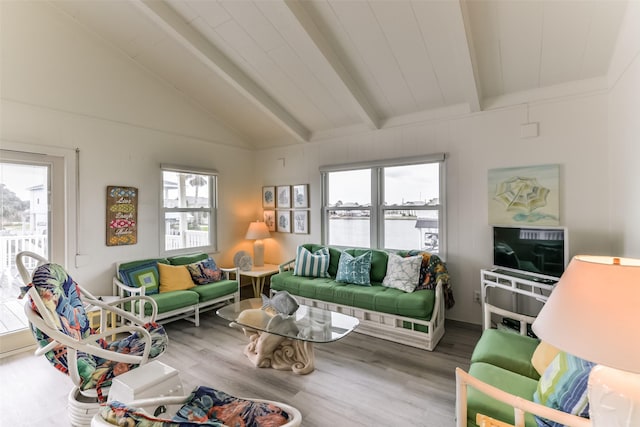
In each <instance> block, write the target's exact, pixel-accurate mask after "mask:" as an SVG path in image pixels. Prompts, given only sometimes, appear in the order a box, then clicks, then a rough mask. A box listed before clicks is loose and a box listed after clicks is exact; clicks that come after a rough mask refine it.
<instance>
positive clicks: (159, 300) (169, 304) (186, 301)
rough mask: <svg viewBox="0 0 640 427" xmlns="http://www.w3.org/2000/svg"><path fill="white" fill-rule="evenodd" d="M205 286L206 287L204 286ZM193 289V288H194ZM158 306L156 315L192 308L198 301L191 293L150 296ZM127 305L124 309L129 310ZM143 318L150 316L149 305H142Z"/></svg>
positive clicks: (197, 297)
mask: <svg viewBox="0 0 640 427" xmlns="http://www.w3.org/2000/svg"><path fill="white" fill-rule="evenodd" d="M205 286H206V285H205ZM194 289H195V288H194ZM150 297H151V298H153V299H154V301H155V302H156V304H157V305H158V314H162V313H166V312H168V311H173V310H176V309H178V308H183V307H189V306H194V307H195V305H196V304H198V301H199V300H200V298H199V296H198V294H197V293H195V292H193V291H173V292H163V293H159V294H155V295H150ZM129 307H130V305H129V303H126V304H125V309H126V310H129ZM135 312H136V313H138V304H137V303H136V306H135ZM144 314H145V316H150V315H151V305H150V304H145V305H144Z"/></svg>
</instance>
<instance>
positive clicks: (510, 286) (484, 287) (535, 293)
mask: <svg viewBox="0 0 640 427" xmlns="http://www.w3.org/2000/svg"><path fill="white" fill-rule="evenodd" d="M556 283H557V281H554V280H540V279H537V278H535V277H533V276H527V275H524V274H518V273H512V272H510V271H507V270H501V269H499V268H491V269H482V270H480V284H481V301H482V314H483V316H482V327H483V329H489V328H491V316H492V314H497V315H499V316H502V317H509V318H511V319H514V320H517V321H519V322H520V333H521V334H524V335H526V334H527V324H531V323H533V321H534V320H535V317H532V316H528V315H525V314H521V313H518V295H523V296H525V297H528V298H533V299H535V300H537V301H540V302H542V303H545V302H546V301H547V299H548V298H549V295H550V294H551V291H552V290H553V287H554V286H555V284H556ZM491 289H502V290H505V291H507V292H510V293H511V301H512V310H506V309H504V308H501V307H498V306H496V305H493V304H491V303H490V291H491Z"/></svg>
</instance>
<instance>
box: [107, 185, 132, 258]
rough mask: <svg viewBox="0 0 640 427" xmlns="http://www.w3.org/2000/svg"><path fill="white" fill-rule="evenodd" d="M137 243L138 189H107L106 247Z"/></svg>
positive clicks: (112, 186)
mask: <svg viewBox="0 0 640 427" xmlns="http://www.w3.org/2000/svg"><path fill="white" fill-rule="evenodd" d="M136 243H138V189H137V188H135V187H119V186H114V185H109V186H108V187H107V246H121V245H135V244H136Z"/></svg>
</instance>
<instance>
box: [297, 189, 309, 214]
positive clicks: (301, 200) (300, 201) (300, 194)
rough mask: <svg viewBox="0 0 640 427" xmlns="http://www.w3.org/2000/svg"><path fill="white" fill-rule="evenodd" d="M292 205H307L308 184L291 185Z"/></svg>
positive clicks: (306, 206)
mask: <svg viewBox="0 0 640 427" xmlns="http://www.w3.org/2000/svg"><path fill="white" fill-rule="evenodd" d="M293 207H294V208H296V209H297V208H308V207H309V185H307V184H300V185H294V186H293Z"/></svg>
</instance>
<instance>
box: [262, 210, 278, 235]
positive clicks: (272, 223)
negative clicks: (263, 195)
mask: <svg viewBox="0 0 640 427" xmlns="http://www.w3.org/2000/svg"><path fill="white" fill-rule="evenodd" d="M263 217H264V223H265V224H266V225H267V228H268V229H269V231H276V211H264V212H263Z"/></svg>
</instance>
